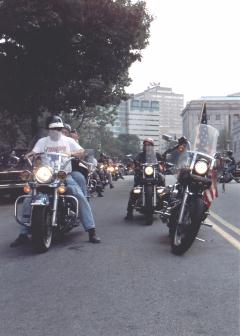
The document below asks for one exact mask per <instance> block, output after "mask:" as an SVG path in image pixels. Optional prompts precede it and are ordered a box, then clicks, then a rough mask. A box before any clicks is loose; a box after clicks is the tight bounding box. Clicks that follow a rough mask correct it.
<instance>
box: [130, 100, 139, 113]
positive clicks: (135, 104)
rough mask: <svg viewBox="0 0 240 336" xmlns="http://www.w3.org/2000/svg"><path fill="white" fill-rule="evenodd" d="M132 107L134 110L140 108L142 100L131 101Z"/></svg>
mask: <svg viewBox="0 0 240 336" xmlns="http://www.w3.org/2000/svg"><path fill="white" fill-rule="evenodd" d="M131 108H132V109H133V110H138V109H139V108H140V100H135V99H134V100H132V101H131Z"/></svg>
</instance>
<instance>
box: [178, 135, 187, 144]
mask: <svg viewBox="0 0 240 336" xmlns="http://www.w3.org/2000/svg"><path fill="white" fill-rule="evenodd" d="M187 143H188V140H187V138H186V137H185V136H182V137H181V138H179V139H178V144H179V145H185V144H187Z"/></svg>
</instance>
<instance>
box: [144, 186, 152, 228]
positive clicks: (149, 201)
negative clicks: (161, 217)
mask: <svg viewBox="0 0 240 336" xmlns="http://www.w3.org/2000/svg"><path fill="white" fill-rule="evenodd" d="M145 207H146V211H145V214H146V224H147V225H152V223H153V187H152V186H146V187H145Z"/></svg>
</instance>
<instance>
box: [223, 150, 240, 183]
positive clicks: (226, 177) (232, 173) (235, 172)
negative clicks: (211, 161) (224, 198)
mask: <svg viewBox="0 0 240 336" xmlns="http://www.w3.org/2000/svg"><path fill="white" fill-rule="evenodd" d="M218 159H219V160H220V162H221V167H220V169H219V176H218V182H219V183H223V184H225V183H229V182H231V181H233V180H234V181H236V182H237V183H240V162H238V163H237V164H236V165H235V167H234V169H231V170H229V167H230V164H231V162H232V160H231V159H230V158H228V157H226V156H225V155H221V156H220V157H218Z"/></svg>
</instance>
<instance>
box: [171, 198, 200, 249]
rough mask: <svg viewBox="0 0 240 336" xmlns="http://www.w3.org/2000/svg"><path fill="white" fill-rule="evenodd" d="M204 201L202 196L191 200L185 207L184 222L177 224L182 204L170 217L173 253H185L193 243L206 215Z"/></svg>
mask: <svg viewBox="0 0 240 336" xmlns="http://www.w3.org/2000/svg"><path fill="white" fill-rule="evenodd" d="M204 209H205V207H204V202H203V200H202V199H201V198H197V199H193V200H191V201H190V202H189V203H188V204H187V205H186V208H185V213H184V215H183V224H182V225H177V222H178V217H179V212H180V206H179V207H178V208H177V209H176V210H175V212H174V213H173V214H172V216H171V217H170V239H171V247H172V252H173V254H176V255H182V254H184V253H185V252H186V251H187V250H188V249H189V248H190V247H191V246H192V244H193V242H194V240H195V238H196V236H197V234H198V231H199V229H200V226H201V222H202V219H203V215H204Z"/></svg>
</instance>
